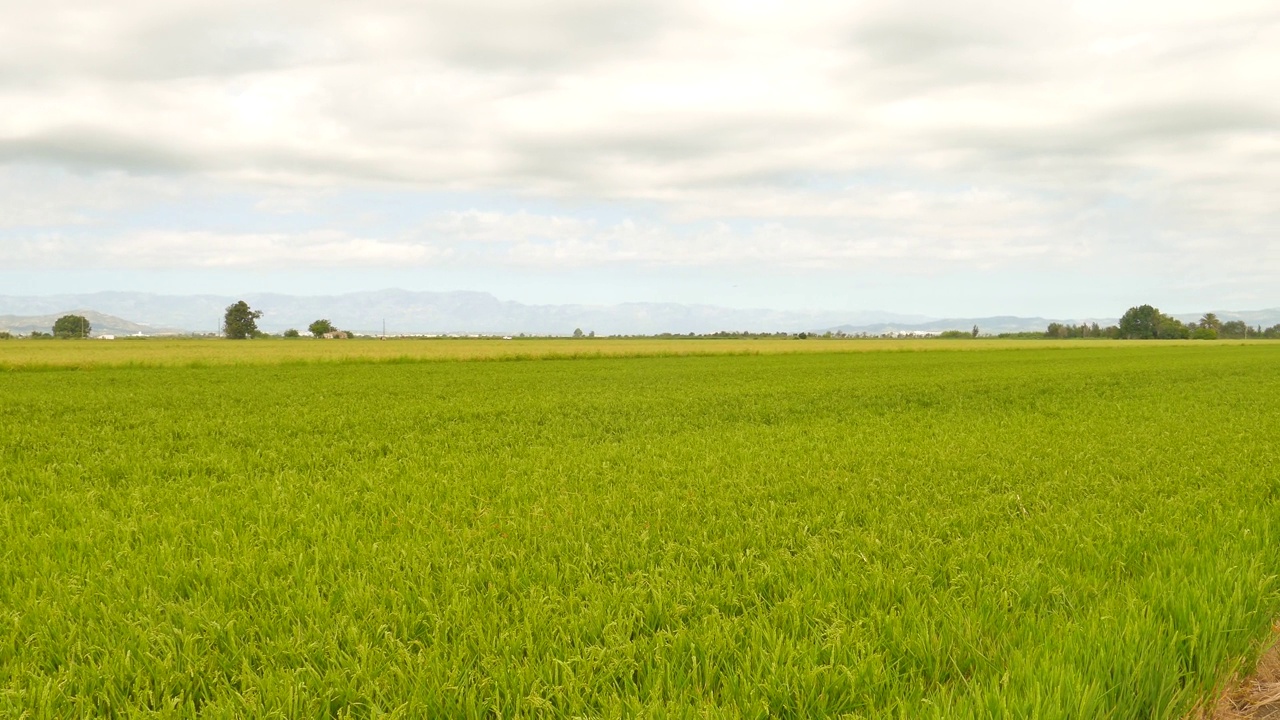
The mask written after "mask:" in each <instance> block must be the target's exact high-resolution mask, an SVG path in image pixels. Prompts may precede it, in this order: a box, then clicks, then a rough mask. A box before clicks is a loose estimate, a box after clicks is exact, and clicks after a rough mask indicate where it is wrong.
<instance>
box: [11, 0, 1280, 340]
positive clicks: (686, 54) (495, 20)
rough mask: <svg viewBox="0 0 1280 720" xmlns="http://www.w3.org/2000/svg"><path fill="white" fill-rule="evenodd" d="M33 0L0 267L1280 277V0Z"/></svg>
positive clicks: (261, 285) (974, 287) (994, 285)
mask: <svg viewBox="0 0 1280 720" xmlns="http://www.w3.org/2000/svg"><path fill="white" fill-rule="evenodd" d="M6 5H7V7H4V17H5V21H4V22H3V23H0V108H3V109H4V112H0V266H2V267H3V268H4V269H3V270H0V283H3V284H4V285H6V286H7V287H3V288H0V294H20V293H40V292H48V293H55V292H67V291H73V290H105V289H143V290H148V289H156V290H161V291H173V290H175V289H176V288H174V287H173V286H172V282H173V279H174V278H178V279H179V282H180V283H181V284H183V285H184V286H190V287H193V288H195V289H198V290H199V291H204V292H219V291H221V292H228V291H242V290H244V291H248V290H261V291H270V290H282V291H291V292H307V291H314V292H316V293H322V292H323V293H332V292H340V291H345V290H355V289H368V288H371V287H382V286H387V285H400V286H405V287H410V289H458V288H466V289H476V290H486V291H491V292H495V293H497V294H499V295H500V296H502V295H505V296H507V297H510V298H511V299H517V300H523V301H527V302H564V301H577V302H592V301H602V302H612V301H622V300H657V301H695V302H717V301H720V302H722V303H723V304H730V305H739V306H742V305H757V306H774V307H787V306H797V305H804V306H810V307H828V308H836V309H839V308H849V309H852V308H855V307H860V308H887V309H892V310H899V311H904V312H925V313H930V314H935V315H944V314H957V313H995V312H1010V313H1023V314H1035V313H1039V314H1046V315H1072V314H1097V313H1107V312H1112V311H1114V310H1116V309H1117V308H1118V309H1119V310H1123V308H1124V307H1126V306H1127V305H1129V304H1134V303H1136V302H1157V303H1164V304H1166V305H1168V306H1169V308H1168V309H1170V310H1175V311H1183V310H1196V309H1200V308H1203V309H1210V308H1224V307H1263V306H1275V305H1280V283H1277V282H1276V278H1277V277H1280V243H1277V238H1278V237H1280V203H1278V202H1277V201H1276V198H1277V197H1278V196H1280V130H1278V128H1280V93H1278V92H1277V91H1276V89H1277V88H1280V5H1277V4H1276V3H1275V2H1274V0H1258V1H1251V0H1235V1H1226V2H1215V3H1209V2H1204V1H1203V0H1197V1H1195V2H1186V1H1179V0H1161V1H1160V2H1124V3H1117V2H1110V1H1108V2H1097V1H1094V0H1087V1H1082V2H1032V3H1020V2H988V3H984V2H980V1H979V2H968V3H954V2H918V1H917V2H901V1H898V2H862V3H851V2H847V1H841V2H786V3H783V2H749V1H743V0H734V1H733V2H688V1H684V2H666V1H664V0H647V1H644V2H639V1H636V2H633V1H631V0H618V1H613V2H610V1H608V0H543V1H542V2H536V3H513V2H497V1H495V0H466V1H465V2H430V1H428V2H421V1H414V2H391V1H386V0H377V1H374V2H365V3H361V4H359V5H356V4H351V3H332V2H324V1H323V0H319V1H317V0H308V1H307V2H295V3H290V2H281V3H273V4H271V6H270V7H269V8H264V6H263V4H262V3H257V2H252V3H251V2H235V1H228V0H219V2H181V3H174V2H171V1H166V2H137V1H130V0H121V1H119V2H112V3H101V2H75V1H71V2H68V1H62V0H51V1H48V2H42V3H18V2H13V1H12V0H10V2H8V3H6ZM68 267H72V268H76V269H77V270H76V271H75V272H72V273H68V272H67V271H66V268H68ZM166 278H168V281H166ZM246 278H249V280H248V281H246ZM166 282H169V284H166ZM237 283H239V284H238V285H237ZM70 285H74V287H71V286H70ZM575 293H576V295H575Z"/></svg>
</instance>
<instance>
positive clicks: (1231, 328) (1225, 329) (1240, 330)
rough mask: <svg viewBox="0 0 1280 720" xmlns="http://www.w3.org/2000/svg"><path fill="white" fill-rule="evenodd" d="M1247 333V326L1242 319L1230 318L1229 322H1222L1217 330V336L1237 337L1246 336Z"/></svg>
mask: <svg viewBox="0 0 1280 720" xmlns="http://www.w3.org/2000/svg"><path fill="white" fill-rule="evenodd" d="M1248 334H1249V326H1247V325H1245V324H1244V321H1243V320H1232V321H1231V322H1224V323H1222V327H1221V328H1220V329H1219V330H1218V337H1224V338H1232V339H1239V338H1243V337H1247V336H1248Z"/></svg>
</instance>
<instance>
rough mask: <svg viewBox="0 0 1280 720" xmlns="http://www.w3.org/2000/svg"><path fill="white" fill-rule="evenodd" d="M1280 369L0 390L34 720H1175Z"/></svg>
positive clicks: (1198, 358) (1263, 517)
mask: <svg viewBox="0 0 1280 720" xmlns="http://www.w3.org/2000/svg"><path fill="white" fill-rule="evenodd" d="M1277 361H1280V346H1273V345H1253V346H1248V345H1246V346H1221V345H1211V344H1203V345H1200V346H1177V347H1161V348H1153V347H1151V346H1145V345H1134V346H1131V347H1123V348H1116V347H1107V348H1097V347H1081V348H1080V349H1061V348H1046V349H1020V350H1007V351H1000V350H979V351H974V352H923V353H876V352H871V353H846V354H838V353H837V354H803V355H777V356H749V357H748V356H735V357H665V358H639V359H637V358H630V359H591V360H545V361H539V362H508V363H477V362H459V363H421V362H404V363H392V364H387V363H358V362H353V363H345V364H293V365H274V366H273V365H246V366H235V365H226V366H210V367H196V368H191V367H167V368H166V367H147V368H141V367H115V368H109V367H108V368H97V369H88V370H57V371H46V372H26V371H22V370H20V369H19V370H14V371H10V372H0V404H2V407H0V410H2V411H3V412H0V501H2V502H0V716H6V717H8V716H23V715H24V713H25V714H26V715H27V716H29V717H33V718H34V717H67V716H72V717H103V716H107V717H110V716H134V715H148V714H149V715H154V716H160V717H166V716H168V717H188V716H194V715H199V716H201V717H246V716H266V717H287V718H294V717H382V716H393V717H495V718H496V717H502V718H512V717H579V716H585V717H598V716H603V717H616V716H645V717H835V716H842V715H843V716H848V717H867V718H869V717H903V718H907V717H911V718H916V717H926V718H927V717H939V718H941V717H948V718H956V717H959V718H963V717H1019V718H1033V717H1044V718H1052V717H1079V718H1094V717H1115V718H1136V717H1151V718H1178V717H1181V716H1183V715H1184V714H1185V713H1186V712H1188V711H1189V710H1190V709H1191V708H1192V706H1193V705H1195V704H1196V703H1197V702H1199V701H1202V700H1203V699H1205V698H1207V697H1209V696H1210V695H1212V693H1213V692H1214V691H1215V689H1216V688H1218V687H1220V685H1221V684H1222V683H1223V682H1226V681H1227V680H1228V679H1229V677H1230V676H1231V674H1232V673H1234V672H1236V671H1238V670H1239V669H1240V668H1242V667H1244V666H1245V665H1246V664H1247V663H1248V662H1249V660H1250V659H1251V658H1252V657H1253V656H1254V655H1255V654H1256V652H1257V651H1258V648H1259V645H1260V643H1261V642H1262V641H1264V640H1265V639H1266V637H1267V634H1268V631H1269V628H1270V625H1271V622H1272V620H1273V618H1275V617H1276V616H1277V615H1278V614H1280V581H1278V580H1277V565H1278V564H1280V560H1278V558H1277V552H1276V547H1277V545H1278V543H1280V465H1278V461H1277V457H1278V454H1277V451H1278V450H1280V444H1278V443H1277V440H1276V438H1277V437H1280V403H1278V402H1277V397H1278V393H1280V374H1277V373H1276V372H1275V368H1276V363H1277Z"/></svg>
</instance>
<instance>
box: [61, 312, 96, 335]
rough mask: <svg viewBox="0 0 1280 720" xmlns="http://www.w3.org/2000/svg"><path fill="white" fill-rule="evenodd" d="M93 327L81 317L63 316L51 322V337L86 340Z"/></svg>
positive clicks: (87, 319)
mask: <svg viewBox="0 0 1280 720" xmlns="http://www.w3.org/2000/svg"><path fill="white" fill-rule="evenodd" d="M92 329H93V326H92V325H90V324H89V318H86V317H85V316H83V315H63V316H62V317H60V318H58V319H57V320H55V321H54V322H53V336H54V337H60V338H73V337H74V338H86V337H89V331H90V330H92Z"/></svg>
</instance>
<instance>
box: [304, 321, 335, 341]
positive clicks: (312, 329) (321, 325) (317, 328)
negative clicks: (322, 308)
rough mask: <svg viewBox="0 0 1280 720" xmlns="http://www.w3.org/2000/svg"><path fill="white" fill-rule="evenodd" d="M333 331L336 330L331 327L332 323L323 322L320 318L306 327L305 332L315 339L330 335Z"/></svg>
mask: <svg viewBox="0 0 1280 720" xmlns="http://www.w3.org/2000/svg"><path fill="white" fill-rule="evenodd" d="M334 330H337V328H335V327H334V326H333V323H331V322H329V321H328V320H325V319H324V318H321V319H319V320H317V321H315V322H313V323H311V324H310V325H308V326H307V332H309V333H311V334H312V335H314V336H315V337H324V334H325V333H331V332H333V331H334Z"/></svg>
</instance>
